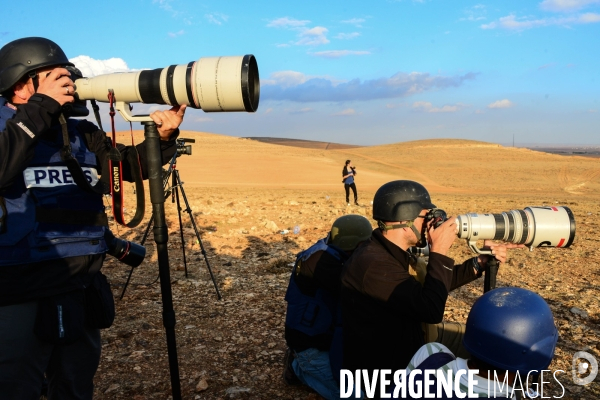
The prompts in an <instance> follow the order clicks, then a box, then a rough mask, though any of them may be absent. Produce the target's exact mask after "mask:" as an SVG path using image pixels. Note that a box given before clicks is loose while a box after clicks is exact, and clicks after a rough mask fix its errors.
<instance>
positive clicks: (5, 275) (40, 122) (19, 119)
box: [0, 94, 176, 306]
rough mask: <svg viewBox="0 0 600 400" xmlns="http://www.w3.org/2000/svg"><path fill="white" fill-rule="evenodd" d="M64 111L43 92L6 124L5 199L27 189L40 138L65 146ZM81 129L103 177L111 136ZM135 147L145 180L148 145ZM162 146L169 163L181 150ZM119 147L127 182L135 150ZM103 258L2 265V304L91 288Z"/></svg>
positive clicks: (0, 175) (1, 190)
mask: <svg viewBox="0 0 600 400" xmlns="http://www.w3.org/2000/svg"><path fill="white" fill-rule="evenodd" d="M60 110H61V107H60V104H59V103H58V102H56V101H55V100H54V99H52V98H50V97H48V96H45V95H43V94H35V95H33V96H32V97H31V98H30V99H29V101H28V102H27V103H26V104H23V105H19V106H17V113H16V115H14V116H13V118H11V119H9V120H7V121H5V123H6V126H5V129H4V130H2V131H1V132H0V196H11V197H12V198H18V197H19V193H25V192H26V191H27V190H28V189H27V188H26V187H25V183H24V177H23V171H24V170H25V169H26V168H27V167H28V166H30V164H31V163H32V160H33V159H34V154H35V151H36V147H37V145H38V143H39V142H40V140H43V141H45V143H56V145H60V146H62V140H63V139H62V134H61V129H60V126H59V123H58V115H59V112H60ZM69 121H74V120H69ZM71 125H72V123H71ZM77 129H78V131H79V132H81V133H82V134H85V137H86V143H85V146H86V147H87V148H88V149H89V150H91V151H92V152H93V153H95V156H96V165H95V169H96V170H97V171H98V174H101V173H102V170H103V164H104V159H105V156H106V154H107V153H108V151H109V149H110V148H109V145H110V142H107V141H106V133H105V132H103V131H101V130H100V129H98V128H97V127H96V126H95V125H94V124H92V123H91V122H88V121H85V120H83V121H81V122H80V123H79V124H78V125H77ZM70 135H71V133H70ZM173 137H176V135H173ZM136 147H137V150H138V152H139V155H140V159H141V165H142V172H143V175H144V177H146V176H147V166H146V163H145V162H144V159H145V156H146V146H145V144H144V143H141V144H140V145H138V146H136ZM161 148H162V150H163V164H164V163H166V162H168V161H169V159H170V158H171V157H172V156H173V154H174V153H175V151H176V145H175V140H170V141H168V142H167V141H163V142H161ZM119 149H120V151H121V153H122V154H123V155H124V162H123V164H124V165H123V172H124V179H125V180H131V177H130V176H129V166H128V164H127V157H125V156H126V154H127V153H128V152H131V151H134V148H133V146H122V145H120V146H119ZM57 165H60V164H57ZM104 168H106V167H104ZM104 170H106V169H104ZM97 196H99V197H100V202H101V201H102V200H101V196H100V195H97ZM11 218H13V217H11V215H10V214H9V215H7V221H8V220H9V219H11ZM65 229H66V228H65ZM69 229H70V228H69ZM104 256H105V255H104V254H89V255H82V256H79V255H78V256H75V257H66V258H60V259H53V260H47V261H43V262H27V263H22V264H16V265H5V266H2V267H1V268H0V306H2V305H8V304H17V303H22V302H27V301H32V300H36V299H39V298H42V297H46V296H50V295H54V294H59V293H65V292H69V291H72V290H77V289H81V288H82V287H84V286H86V285H87V284H89V282H90V280H91V277H92V276H93V275H94V274H95V273H96V272H97V271H98V270H99V269H100V267H101V265H102V261H103V260H104Z"/></svg>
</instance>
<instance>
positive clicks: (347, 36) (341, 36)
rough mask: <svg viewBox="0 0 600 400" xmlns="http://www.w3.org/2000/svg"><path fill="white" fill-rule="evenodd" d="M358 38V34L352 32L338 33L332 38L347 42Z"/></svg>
mask: <svg viewBox="0 0 600 400" xmlns="http://www.w3.org/2000/svg"><path fill="white" fill-rule="evenodd" d="M359 36H360V33H358V32H352V33H338V34H337V35H335V36H334V37H335V38H336V39H342V40H348V39H354V38H356V37H359Z"/></svg>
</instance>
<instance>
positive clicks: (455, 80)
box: [261, 71, 477, 103]
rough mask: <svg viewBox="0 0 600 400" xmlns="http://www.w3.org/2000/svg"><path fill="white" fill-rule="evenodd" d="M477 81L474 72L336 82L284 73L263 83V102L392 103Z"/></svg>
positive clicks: (414, 73)
mask: <svg viewBox="0 0 600 400" xmlns="http://www.w3.org/2000/svg"><path fill="white" fill-rule="evenodd" d="M476 77H477V73H473V72H468V73H465V74H464V75H455V76H440V75H437V76H431V75H430V74H429V73H424V72H411V73H405V72H398V73H397V74H395V75H393V76H392V77H390V78H378V79H371V80H366V81H361V80H360V79H352V80H350V81H339V80H337V81H336V80H334V79H331V78H328V77H315V76H313V77H310V76H307V75H304V74H302V73H300V72H295V71H282V72H278V73H275V74H271V76H270V79H267V80H264V81H263V80H261V84H262V85H261V86H262V87H261V98H262V99H265V100H289V101H297V102H301V103H302V102H313V101H333V102H346V101H356V100H358V101H368V100H373V99H392V98H399V97H406V96H410V95H413V94H417V93H422V92H425V91H432V90H441V89H446V88H450V87H459V86H461V85H463V84H464V83H465V82H466V81H469V80H473V79H475V78H476Z"/></svg>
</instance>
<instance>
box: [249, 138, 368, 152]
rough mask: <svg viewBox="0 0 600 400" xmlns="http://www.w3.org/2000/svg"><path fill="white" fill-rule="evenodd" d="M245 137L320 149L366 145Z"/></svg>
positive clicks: (263, 141)
mask: <svg viewBox="0 0 600 400" xmlns="http://www.w3.org/2000/svg"><path fill="white" fill-rule="evenodd" d="M244 139H250V140H257V141H259V142H262V143H269V144H279V145H282V146H293V147H302V148H305V149H319V150H344V149H354V148H358V147H364V146H356V145H352V144H341V143H331V142H318V141H315V140H303V139H287V138H273V137H245V138H244Z"/></svg>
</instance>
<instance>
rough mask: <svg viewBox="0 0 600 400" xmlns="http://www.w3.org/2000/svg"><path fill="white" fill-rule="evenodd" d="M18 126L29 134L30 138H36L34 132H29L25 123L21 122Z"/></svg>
mask: <svg viewBox="0 0 600 400" xmlns="http://www.w3.org/2000/svg"><path fill="white" fill-rule="evenodd" d="M17 126H18V127H19V128H21V129H23V131H24V132H25V133H26V134H28V135H29V137H31V138H32V139H33V138H34V137H35V135H34V134H33V132H31V131H30V130H29V128H28V127H26V126H25V124H24V123H22V122H19V123H18V124H17Z"/></svg>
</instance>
